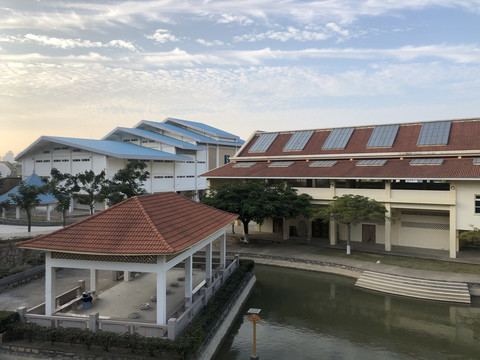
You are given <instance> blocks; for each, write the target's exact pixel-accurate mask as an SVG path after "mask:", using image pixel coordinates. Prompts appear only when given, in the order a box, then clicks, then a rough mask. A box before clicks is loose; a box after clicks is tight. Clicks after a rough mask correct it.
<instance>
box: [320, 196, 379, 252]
mask: <svg viewBox="0 0 480 360" xmlns="http://www.w3.org/2000/svg"><path fill="white" fill-rule="evenodd" d="M333 200H334V201H332V202H331V203H330V204H329V205H328V206H327V207H325V208H324V209H322V210H321V211H320V212H319V214H318V216H319V217H320V218H322V219H324V220H334V221H336V222H339V223H341V224H345V225H347V254H350V240H351V239H350V233H351V225H352V224H353V225H356V224H358V223H360V222H363V221H380V220H384V219H386V218H387V217H386V215H385V214H386V213H387V209H386V208H385V206H384V205H383V204H380V203H379V202H377V201H376V200H373V199H370V198H368V197H365V196H361V195H352V194H345V195H343V196H340V197H338V196H335V197H334V198H333Z"/></svg>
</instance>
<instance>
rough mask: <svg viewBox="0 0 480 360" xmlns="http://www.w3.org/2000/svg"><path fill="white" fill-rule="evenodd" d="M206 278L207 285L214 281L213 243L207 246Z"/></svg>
mask: <svg viewBox="0 0 480 360" xmlns="http://www.w3.org/2000/svg"><path fill="white" fill-rule="evenodd" d="M205 280H206V282H207V286H210V284H211V283H212V243H209V244H208V245H207V246H205Z"/></svg>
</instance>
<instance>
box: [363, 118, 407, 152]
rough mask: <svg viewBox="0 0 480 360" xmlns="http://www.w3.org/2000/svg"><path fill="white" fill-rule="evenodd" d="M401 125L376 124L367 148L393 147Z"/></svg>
mask: <svg viewBox="0 0 480 360" xmlns="http://www.w3.org/2000/svg"><path fill="white" fill-rule="evenodd" d="M399 127H400V125H398V124H397V125H383V126H375V129H373V132H372V135H370V139H369V140H368V143H367V148H372V147H391V146H392V145H393V142H394V141H395V137H396V136H397V132H398V128H399Z"/></svg>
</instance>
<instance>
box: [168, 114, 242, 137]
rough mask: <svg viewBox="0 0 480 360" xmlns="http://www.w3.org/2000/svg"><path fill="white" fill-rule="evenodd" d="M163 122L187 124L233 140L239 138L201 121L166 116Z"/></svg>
mask: <svg viewBox="0 0 480 360" xmlns="http://www.w3.org/2000/svg"><path fill="white" fill-rule="evenodd" d="M165 122H167V123H168V122H172V123H176V124H180V125H185V126H189V127H191V128H194V129H196V130H200V131H204V132H207V133H210V134H211V135H214V136H220V137H227V138H230V139H235V140H236V139H239V137H238V136H237V135H234V134H231V133H229V132H226V131H223V130H220V129H217V128H215V127H213V126H210V125H207V124H203V123H199V122H196V121H189V120H183V119H175V118H168V119H166V120H165Z"/></svg>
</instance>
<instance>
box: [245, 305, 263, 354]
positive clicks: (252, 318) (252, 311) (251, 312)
mask: <svg viewBox="0 0 480 360" xmlns="http://www.w3.org/2000/svg"><path fill="white" fill-rule="evenodd" d="M260 311H262V309H255V308H250V309H249V310H248V311H247V313H248V315H250V316H249V317H248V321H250V322H252V323H253V354H252V356H250V360H258V359H259V357H258V355H257V334H256V330H257V329H256V325H257V322H259V321H260V316H258V314H260Z"/></svg>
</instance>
